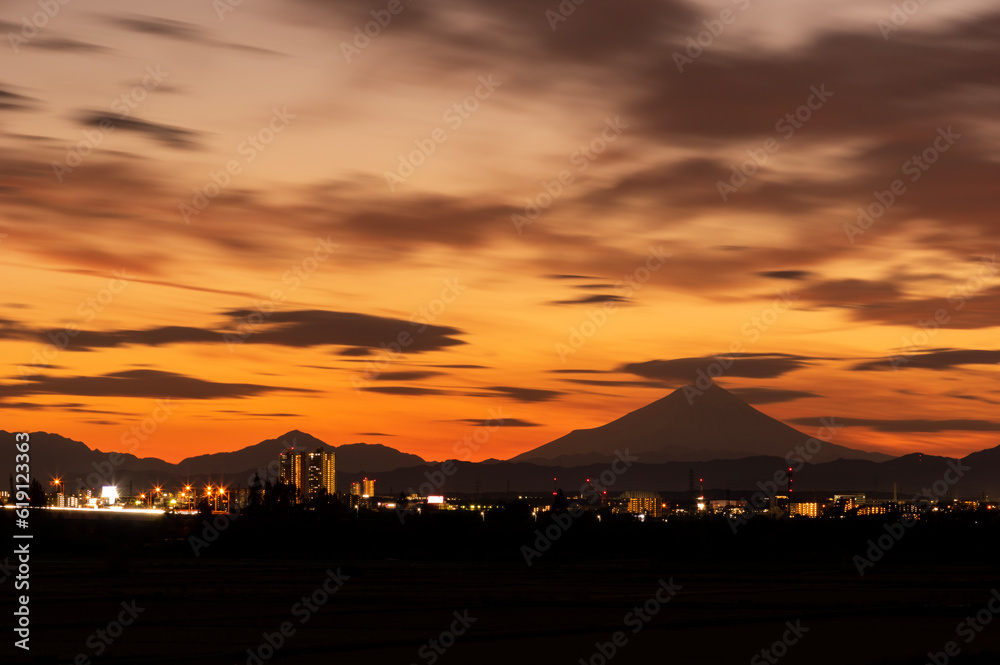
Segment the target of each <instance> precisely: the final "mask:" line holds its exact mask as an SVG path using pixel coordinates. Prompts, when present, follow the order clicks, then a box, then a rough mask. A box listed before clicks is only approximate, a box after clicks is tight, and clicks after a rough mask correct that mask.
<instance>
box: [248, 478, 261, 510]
mask: <svg viewBox="0 0 1000 665" xmlns="http://www.w3.org/2000/svg"><path fill="white" fill-rule="evenodd" d="M262 489H263V483H261V482H260V474H259V473H255V474H253V482H252V483H251V484H250V498H249V506H250V507H251V508H259V507H260V505H261V503H262V499H261V491H262Z"/></svg>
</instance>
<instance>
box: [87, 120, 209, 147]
mask: <svg viewBox="0 0 1000 665" xmlns="http://www.w3.org/2000/svg"><path fill="white" fill-rule="evenodd" d="M79 122H80V124H81V125H82V126H84V127H108V126H111V127H114V129H116V130H118V129H120V130H122V131H125V132H135V133H137V134H142V135H144V136H147V137H149V138H152V139H155V140H157V141H159V142H160V143H163V144H165V145H168V146H170V147H172V148H183V149H190V148H195V147H197V146H198V144H197V141H196V139H197V138H198V137H199V134H198V132H194V131H192V130H189V129H183V128H181V127H171V126H170V125H161V124H158V123H155V122H148V121H145V120H138V119H136V118H122V117H121V116H118V115H114V114H107V113H104V112H101V111H86V112H84V113H82V114H81V115H80V119H79ZM108 131H112V130H108Z"/></svg>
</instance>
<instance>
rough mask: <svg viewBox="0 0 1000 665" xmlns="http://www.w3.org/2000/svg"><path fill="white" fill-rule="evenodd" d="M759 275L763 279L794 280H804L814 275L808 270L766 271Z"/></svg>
mask: <svg viewBox="0 0 1000 665" xmlns="http://www.w3.org/2000/svg"><path fill="white" fill-rule="evenodd" d="M757 274H758V275H760V276H761V277H770V278H772V279H792V280H803V279H808V278H809V277H811V276H812V273H811V272H809V271H808V270H765V271H764V272H759V273H757Z"/></svg>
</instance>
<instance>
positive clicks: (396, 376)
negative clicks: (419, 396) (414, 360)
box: [375, 371, 442, 381]
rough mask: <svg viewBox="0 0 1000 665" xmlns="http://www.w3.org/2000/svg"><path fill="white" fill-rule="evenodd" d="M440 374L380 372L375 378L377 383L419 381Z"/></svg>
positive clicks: (426, 372) (439, 373)
mask: <svg viewBox="0 0 1000 665" xmlns="http://www.w3.org/2000/svg"><path fill="white" fill-rule="evenodd" d="M441 374H442V372H431V371H411V372H382V373H381V374H379V375H378V376H376V377H375V379H376V380H378V381H419V380H420V379H427V378H430V377H432V376H440V375H441Z"/></svg>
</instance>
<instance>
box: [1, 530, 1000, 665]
mask: <svg viewBox="0 0 1000 665" xmlns="http://www.w3.org/2000/svg"><path fill="white" fill-rule="evenodd" d="M4 526H5V531H7V529H6V526H7V525H6V524H5V525H4ZM249 526H250V527H253V528H254V529H256V528H257V527H256V526H254V525H249ZM580 526H583V525H580ZM78 528H79V524H77V523H75V522H74V523H72V524H67V523H65V522H60V523H46V524H40V526H39V530H40V532H41V533H43V534H46V533H47V534H48V537H47V538H42V539H41V540H39V541H36V545H37V546H38V549H37V552H38V553H37V554H36V556H35V558H33V559H32V577H31V611H32V617H33V624H32V640H31V646H32V648H31V651H30V653H26V652H16V650H13V649H11V648H10V642H12V641H13V640H12V638H8V639H7V640H5V641H6V642H7V643H6V644H4V647H3V654H4V657H3V658H2V662H4V663H7V662H30V663H73V662H80V663H85V662H87V661H86V659H87V658H91V659H92V662H94V663H184V664H187V665H195V664H199V663H211V664H227V665H228V664H235V663H246V662H248V658H250V657H249V655H248V652H247V650H248V649H251V650H254V651H256V652H257V653H258V654H261V655H263V656H267V655H269V654H270V653H271V647H270V646H269V645H268V646H264V648H259V647H261V645H267V644H268V642H267V638H266V634H272V635H273V634H276V633H277V634H280V631H281V626H282V624H283V622H289V623H288V624H286V633H288V635H287V636H286V637H284V638H282V640H281V641H282V642H283V644H282V645H281V646H280V648H278V649H277V650H275V651H274V652H273V655H272V657H271V658H270V659H269V660H264V662H277V663H303V664H307V663H310V664H311V663H365V664H370V665H379V664H381V663H400V664H403V665H405V664H409V663H427V664H431V663H438V664H441V665H449V664H466V663H469V664H472V663H484V664H486V663H505V664H506V663H529V664H531V663H567V664H573V663H579V662H580V659H583V660H584V662H592V663H594V664H595V665H600V663H602V662H604V660H603V659H604V658H605V656H601V655H600V654H599V652H598V651H596V647H595V643H602V644H605V643H607V646H604V647H603V648H604V651H605V653H606V654H607V655H610V656H611V657H610V658H608V659H607V662H608V663H614V664H616V665H617V664H618V663H622V664H625V663H699V664H701V663H769V662H781V663H788V664H792V663H809V664H815V665H821V664H825V663H831V664H833V663H836V664H837V665H849V664H852V663H858V664H867V663H893V664H900V665H902V664H905V665H911V664H912V665H916V664H918V663H925V662H929V661H928V658H927V654H928V652H935V653H937V652H941V651H943V650H944V648H945V645H946V644H947V643H948V642H949V641H955V642H956V643H957V646H958V647H960V648H961V655H960V656H959V657H958V658H949V659H948V661H947V662H951V663H959V664H961V663H998V662H1000V655H998V654H1000V619H998V620H997V621H995V622H994V621H992V617H990V622H989V623H987V624H984V625H982V626H979V627H980V630H979V631H973V630H972V629H967V630H966V631H965V632H963V633H957V632H956V628H957V626H958V624H959V622H961V621H963V620H964V619H965V618H966V617H968V616H974V615H975V614H976V613H977V612H978V611H980V610H982V609H983V608H985V607H987V604H988V602H989V601H990V599H991V591H992V590H993V589H994V588H997V587H998V585H1000V580H998V576H997V572H998V568H997V566H996V565H995V563H994V564H990V563H987V561H989V557H990V554H989V553H986V552H982V551H980V552H976V553H975V554H974V555H970V556H969V557H968V558H969V563H968V564H963V563H962V562H961V561H956V557H949V559H950V560H948V561H947V562H946V563H940V564H935V563H933V562H932V561H927V560H926V559H925V558H923V557H910V558H909V559H908V558H907V557H903V556H897V557H896V558H895V559H892V558H887V559H885V560H883V561H882V562H880V563H879V564H878V565H876V566H875V567H874V568H872V569H871V570H869V571H868V572H867V574H866V575H865V576H864V577H861V576H859V575H858V574H857V571H856V570H855V568H854V566H853V565H852V564H851V563H850V560H849V559H848V558H845V557H844V556H843V553H847V552H851V551H853V550H854V549H858V548H857V547H855V546H854V544H853V543H848V544H847V545H846V547H844V548H842V550H841V553H840V554H837V553H834V555H832V556H827V555H825V554H822V553H815V554H814V555H812V556H810V557H807V558H808V559H810V560H805V561H796V560H795V559H798V558H802V557H799V556H797V555H793V556H789V555H788V552H789V550H795V545H794V543H788V542H781V541H775V540H774V539H775V538H786V537H787V535H788V534H787V533H786V532H783V531H782V532H778V533H774V534H771V533H767V534H765V535H767V538H766V539H761V534H759V533H755V532H753V531H748V532H747V533H740V534H738V535H734V534H731V533H730V534H728V535H729V536H731V537H733V538H735V539H736V540H734V541H731V542H732V543H733V547H732V549H731V551H729V552H728V553H725V554H723V555H719V553H717V552H715V549H716V547H717V544H716V543H715V541H714V540H712V538H714V537H715V536H718V537H720V538H721V536H720V535H719V533H718V532H713V533H714V535H713V534H706V536H705V537H706V538H707V539H708V540H709V541H710V542H711V543H712V545H711V547H712V552H715V554H714V555H712V556H704V557H699V556H692V555H691V551H692V550H691V549H690V548H681V549H680V550H679V553H677V554H674V555H671V554H669V553H664V552H662V551H659V552H658V551H644V550H642V548H640V547H639V546H638V545H637V542H640V541H635V540H630V539H628V538H626V537H624V536H620V535H619V536H620V537H621V538H622V542H621V543H620V544H621V546H622V547H621V549H620V550H619V551H618V555H617V556H615V557H609V556H607V555H606V553H605V552H604V551H603V550H602V549H601V548H600V547H597V546H595V549H597V550H599V551H601V552H602V554H601V555H600V556H590V555H588V553H587V547H588V545H587V540H588V539H589V538H592V537H594V536H595V535H599V533H598V532H596V531H593V532H592V531H588V530H586V529H581V531H579V532H578V533H577V534H576V537H575V538H573V539H571V538H570V537H569V533H571V532H572V531H573V529H570V530H569V531H568V532H567V535H566V538H565V539H563V540H561V541H560V542H557V543H554V544H553V546H552V549H551V550H550V551H549V552H548V553H547V554H546V555H544V556H542V557H541V558H540V559H538V560H537V561H535V562H534V563H533V565H532V566H530V567H529V566H526V565H525V563H524V561H523V560H521V559H519V558H516V557H514V556H504V555H502V553H501V555H500V556H492V554H493V553H491V552H483V553H482V556H479V557H476V556H470V549H469V543H466V544H465V546H464V547H463V546H461V544H459V545H456V550H457V551H460V552H461V553H462V557H460V558H456V557H452V558H449V557H448V556H446V554H445V553H444V552H443V551H441V550H438V551H435V552H434V553H433V556H429V555H425V556H414V555H413V552H412V551H410V550H407V549H406V548H403V549H402V553H403V554H406V555H407V556H405V557H403V558H396V557H389V558H387V557H384V556H383V557H378V556H373V553H372V552H371V551H370V549H369V548H367V547H364V546H355V545H356V544H355V545H352V546H350V547H346V546H345V547H344V548H332V549H333V550H335V551H334V552H333V554H332V555H331V556H323V555H322V554H319V553H317V551H316V547H314V546H313V545H315V543H314V542H312V543H311V544H310V543H303V544H302V545H301V547H299V546H298V545H296V544H295V543H288V542H285V543H277V542H274V540H273V539H270V540H269V539H267V538H264V539H261V540H258V541H257V542H258V543H259V546H258V547H257V548H254V547H252V546H250V547H249V548H246V547H243V545H242V541H240V534H239V532H234V533H231V534H229V535H231V536H233V540H232V541H230V542H231V543H235V542H238V541H239V542H241V547H240V548H239V551H233V549H232V548H230V547H226V546H224V545H223V542H224V540H225V536H226V534H222V535H221V536H220V538H219V540H218V541H217V542H216V543H215V545H218V546H219V547H217V548H216V547H215V545H213V549H210V550H206V551H205V552H203V554H202V556H199V557H195V556H194V555H193V554H192V551H191V549H190V547H189V546H188V545H187V543H186V542H182V541H177V540H176V539H175V538H174V537H173V535H174V532H173V531H172V530H168V531H167V532H166V533H168V536H169V537H168V538H167V540H168V541H172V542H171V543H168V544H167V545H163V543H162V542H161V543H160V544H159V545H158V544H156V543H155V542H153V541H154V540H156V539H158V538H160V537H161V536H163V535H164V533H165V532H164V531H163V530H162V529H161V526H157V525H150V524H146V523H130V524H123V523H122V522H116V523H107V522H100V523H98V526H96V527H94V526H93V525H90V526H86V527H85V528H84V529H83V531H84V532H85V534H84V537H82V538H79V539H78V538H77V536H78V535H79V533H78V532H77V529H78ZM185 528H188V527H185ZM248 528H249V527H248ZM414 528H419V527H414ZM573 528H576V527H573ZM66 530H68V531H70V532H72V533H73V535H74V537H73V539H72V541H73V542H75V545H72V546H70V545H69V544H68V542H67V541H65V540H62V539H61V538H60V537H59V536H58V533H57V531H60V532H61V531H66ZM129 531H131V532H132V534H133V535H134V536H135V538H136V539H137V540H138V542H140V543H142V541H143V538H149V537H150V534H151V533H155V534H156V538H153V539H152V540H150V541H149V542H146V543H145V544H144V545H139V546H135V545H134V543H130V542H128V541H126V540H125V538H126V536H127V533H128V532H129ZM365 532H366V528H361V529H358V528H357V525H355V527H354V530H352V531H351V532H350V534H349V537H350V538H358V537H363V536H364V534H365ZM695 532H697V530H696V531H695ZM681 535H682V536H683V537H685V538H687V537H692V536H691V533H689V532H687V531H685V532H683V534H681ZM924 535H927V534H924ZM924 535H921V534H915V537H914V539H913V542H912V545H913V546H918V547H919V546H922V544H921V543H922V542H923V541H921V540H920V538H923V537H924ZM88 536H89V542H88V538H87V537H88ZM108 537H111V538H112V540H115V539H122V542H121V543H120V544H119V546H118V547H114V546H113V545H112V544H111V543H109V541H108ZM278 537H286V538H287V535H286V536H278ZM378 537H379V536H377V535H372V538H373V539H377V538H378ZM673 537H679V534H673ZM849 537H853V536H849ZM743 538H745V540H740V539H743ZM720 542H721V541H720ZM768 543H770V545H768ZM863 543H864V541H863V540H862V541H861V543H860V544H862V545H863ZM909 544H910V543H908V542H907V541H906V540H905V539H904V540H903V541H901V542H900V543H899V544H898V548H900V550H898V551H902V549H901V548H903V547H905V546H907V545H909ZM518 545H520V543H518ZM952 545H955V546H959V545H960V543H952ZM46 548H48V549H46ZM560 548H562V549H560ZM296 549H301V550H302V552H303V554H302V555H301V556H299V555H296V554H295V550H296ZM472 549H475V548H474V547H473V548H472ZM861 549H863V548H861ZM769 550H770V551H769ZM513 551H514V552H515V553H516V551H517V548H515V549H514V550H513ZM213 553H214V555H213ZM359 553H363V555H360V554H359ZM345 554H353V555H354V556H353V557H352V556H345ZM993 554H995V552H994V553H993ZM699 559H701V560H699ZM337 568H339V569H340V571H341V572H342V573H343V574H344V575H346V576H349V579H344V580H343V586H342V587H341V588H339V590H337V591H336V593H334V594H332V595H330V596H329V597H328V599H327V600H326V602H325V604H317V605H315V606H314V609H308V608H306V606H304V605H299V606H296V603H298V602H300V601H301V599H302V598H303V597H304V596H310V595H312V594H313V592H314V591H316V590H317V589H319V588H321V587H322V583H323V582H324V580H325V579H327V578H328V574H327V571H328V570H331V569H333V570H336V569H337ZM670 579H672V581H673V583H674V585H675V586H676V585H680V587H681V588H680V590H679V591H676V595H675V596H674V597H672V598H671V599H670V600H669V602H667V603H665V604H662V605H661V606H660V607H659V609H658V611H656V613H655V614H654V615H652V616H647V617H646V618H647V619H648V620H644V619H642V618H640V615H639V614H632V615H631V616H629V613H630V612H634V608H636V607H639V608H641V607H642V606H643V605H644V604H646V601H650V603H649V607H650V608H655V607H656V605H657V602H656V601H653V600H651V599H653V598H655V594H656V591H657V590H658V589H660V588H663V587H662V586H661V584H660V581H661V580H664V581H668V580H670ZM11 583H12V582H11V580H10V579H7V580H5V581H4V582H3V585H2V588H3V589H4V594H3V598H4V604H5V605H7V606H9V607H11V608H12V607H13V602H12V601H11V600H9V599H10V598H11V595H12V588H11ZM328 588H335V585H334V584H333V583H329V584H328ZM316 598H317V599H318V600H320V601H321V600H322V599H323V595H322V594H317V596H316ZM660 598H661V600H663V599H666V598H669V595H667V594H666V593H665V592H664V593H661V595H660ZM132 601H135V606H136V607H137V608H140V609H141V610H142V611H141V612H139V616H138V618H137V619H136V620H135V621H134V622H133V623H131V625H128V626H126V627H124V628H123V629H122V630H121V633H120V635H118V636H117V637H116V638H115V639H114V640H113V641H111V643H110V645H105V644H104V642H106V641H107V640H104V642H102V639H101V638H100V637H99V636H98V637H94V635H95V631H97V630H99V629H103V630H105V631H108V624H109V623H110V622H112V621H114V620H115V619H117V618H118V617H119V615H120V614H121V613H122V611H123V610H122V603H123V602H124V603H125V604H126V605H128V604H130V603H132ZM8 604H9V605H8ZM7 606H5V607H4V608H3V610H4V615H5V616H10V613H9V612H10V610H8V607H7ZM995 606H996V604H995ZM456 612H457V613H458V615H459V616H463V617H465V618H466V621H467V623H471V627H469V628H468V629H467V630H465V631H464V633H463V634H461V635H459V636H457V637H456V638H455V639H454V645H453V646H450V648H448V649H446V650H443V653H440V651H442V650H441V649H439V650H437V651H435V650H434V649H433V648H432V647H430V646H428V641H429V640H432V639H437V640H439V641H441V640H442V639H443V642H444V643H445V644H451V638H450V636H448V635H445V636H444V637H443V638H442V633H443V632H445V631H448V630H449V629H452V628H457V629H458V630H457V631H456V632H458V631H460V630H463V626H462V624H461V623H458V622H457V620H456V618H455V616H456V614H455V613H456ZM982 616H985V614H984V615H982ZM472 619H474V621H471V620H472ZM303 620H304V622H303ZM786 622H791V624H792V625H797V626H800V627H801V629H805V630H803V631H802V633H801V637H795V636H794V635H792V634H790V633H789V632H788V631H789V628H788V626H787V624H786ZM637 627H641V628H640V629H639V630H638V632H633V631H634V630H635V628H637ZM616 631H623V635H622V636H620V637H619V644H620V646H616V647H614V654H613V655H611V651H610V649H611V645H612V644H613V636H614V634H615V633H616ZM111 632H112V633H115V634H117V633H118V629H117V627H112V630H111ZM786 634H789V635H790V636H792V637H793V638H794V639H796V640H797V641H796V642H795V643H794V644H790V645H788V646H787V647H786V646H785V645H779V646H778V647H776V648H775V649H774V651H773V652H772V654H769V655H768V656H767V657H765V656H763V655H761V650H762V649H770V648H772V645H773V644H774V643H775V642H779V641H781V640H782V639H783V637H784V636H785V635H786ZM966 634H968V635H974V638H973V639H972V640H971V642H969V643H968V644H966V643H965V637H964V636H965V635H966ZM8 635H10V633H8ZM622 638H625V639H627V641H623V639H622ZM271 641H272V642H277V641H278V639H277V638H274V639H272V640H271ZM98 649H100V650H101V654H100V656H99V657H98V656H97V655H96V654H97V651H98ZM11 654H13V655H11ZM78 654H83V659H82V660H79V661H75V660H74V659H76V658H77V655H78ZM595 654H597V655H595ZM774 654H776V655H777V656H781V657H776V655H774ZM755 656H759V657H758V658H757V659H756V660H754V657H755ZM942 658H943V656H942ZM249 662H251V663H256V662H258V661H257V660H255V659H252V658H250V659H249ZM944 662H945V661H944V660H941V659H939V660H938V664H939V665H940V664H941V663H944Z"/></svg>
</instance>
